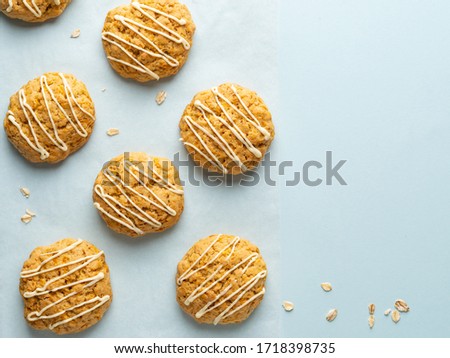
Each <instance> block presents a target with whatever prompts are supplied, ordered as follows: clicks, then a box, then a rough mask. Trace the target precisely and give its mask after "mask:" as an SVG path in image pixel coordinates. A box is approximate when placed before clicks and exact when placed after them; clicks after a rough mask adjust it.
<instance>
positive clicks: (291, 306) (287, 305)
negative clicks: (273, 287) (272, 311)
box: [283, 301, 294, 312]
mask: <svg viewBox="0 0 450 358" xmlns="http://www.w3.org/2000/svg"><path fill="white" fill-rule="evenodd" d="M283 308H284V310H285V311H286V312H291V311H292V310H293V309H294V304H293V303H292V302H289V301H283Z"/></svg>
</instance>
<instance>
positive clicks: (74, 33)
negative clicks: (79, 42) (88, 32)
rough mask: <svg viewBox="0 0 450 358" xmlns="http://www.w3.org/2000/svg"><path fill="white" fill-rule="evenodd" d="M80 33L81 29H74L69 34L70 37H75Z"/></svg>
mask: <svg viewBox="0 0 450 358" xmlns="http://www.w3.org/2000/svg"><path fill="white" fill-rule="evenodd" d="M80 35H81V30H80V29H76V30H74V31H73V32H72V33H71V34H70V38H72V39H76V38H78V37H80Z"/></svg>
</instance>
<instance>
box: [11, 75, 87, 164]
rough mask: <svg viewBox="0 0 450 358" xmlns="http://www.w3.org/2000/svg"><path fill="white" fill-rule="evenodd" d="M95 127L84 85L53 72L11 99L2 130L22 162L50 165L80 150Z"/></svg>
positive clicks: (73, 78) (22, 89)
mask: <svg viewBox="0 0 450 358" xmlns="http://www.w3.org/2000/svg"><path fill="white" fill-rule="evenodd" d="M94 123H95V109H94V103H93V102H92V99H91V97H90V95H89V92H88V90H87V88H86V86H85V85H84V83H83V82H81V81H79V80H78V79H76V78H75V77H74V76H73V75H69V74H63V73H56V72H52V73H46V74H44V75H42V76H41V77H38V78H36V79H34V80H32V81H30V82H28V83H27V84H26V85H25V86H23V87H22V88H21V89H20V90H19V91H18V92H17V93H15V94H14V95H12V97H11V99H10V103H9V108H8V112H7V114H6V117H5V120H4V128H5V132H6V135H7V136H8V139H9V141H10V142H11V143H12V145H13V146H14V147H15V148H16V149H17V150H18V151H19V153H20V154H21V155H22V156H23V157H24V158H25V159H27V160H29V161H30V162H33V163H42V162H47V163H51V164H52V163H57V162H60V161H62V160H64V159H66V158H67V157H68V156H69V155H70V154H72V153H74V152H76V151H77V150H78V149H80V148H81V147H82V146H83V145H84V144H85V143H86V142H87V141H88V139H89V137H90V135H91V133H92V130H93V128H94Z"/></svg>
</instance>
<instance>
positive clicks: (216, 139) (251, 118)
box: [180, 83, 275, 175]
mask: <svg viewBox="0 0 450 358" xmlns="http://www.w3.org/2000/svg"><path fill="white" fill-rule="evenodd" d="M180 134H181V140H182V142H183V144H184V146H185V148H186V150H187V151H188V153H189V154H190V156H191V157H192V158H193V160H194V161H195V163H196V164H198V165H200V166H202V167H204V168H206V169H207V170H209V171H212V172H218V173H223V174H234V175H237V174H242V173H245V172H246V171H249V170H252V169H254V168H255V167H257V166H258V164H259V163H260V162H261V160H263V158H264V155H265V154H266V152H267V150H268V149H269V147H270V144H271V143H272V141H273V139H274V136H275V129H274V126H273V123H272V115H271V114H270V111H269V109H268V108H267V106H266V104H265V103H264V101H263V100H262V98H261V97H259V96H258V94H257V93H255V92H254V91H251V90H249V89H246V88H244V87H242V86H239V85H237V84H231V83H225V84H222V85H220V86H218V87H213V88H211V89H209V90H206V91H202V92H200V93H198V94H197V95H195V97H194V98H193V99H192V101H191V103H190V104H189V105H188V106H187V107H186V109H185V111H184V113H183V116H182V118H181V120H180Z"/></svg>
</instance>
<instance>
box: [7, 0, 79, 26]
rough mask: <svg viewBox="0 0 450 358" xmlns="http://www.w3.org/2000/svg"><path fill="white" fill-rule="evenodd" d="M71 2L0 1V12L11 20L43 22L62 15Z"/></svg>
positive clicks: (62, 0) (59, 0)
mask: <svg viewBox="0 0 450 358" xmlns="http://www.w3.org/2000/svg"><path fill="white" fill-rule="evenodd" d="M70 2H71V0H0V10H1V11H2V12H3V13H4V14H5V15H6V16H8V17H10V18H12V19H20V20H23V21H27V22H44V21H47V20H49V19H52V18H54V17H57V16H59V15H61V14H62V12H63V11H64V10H65V8H66V7H67V5H69V4H70Z"/></svg>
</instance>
